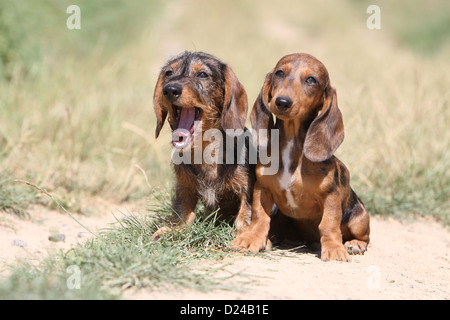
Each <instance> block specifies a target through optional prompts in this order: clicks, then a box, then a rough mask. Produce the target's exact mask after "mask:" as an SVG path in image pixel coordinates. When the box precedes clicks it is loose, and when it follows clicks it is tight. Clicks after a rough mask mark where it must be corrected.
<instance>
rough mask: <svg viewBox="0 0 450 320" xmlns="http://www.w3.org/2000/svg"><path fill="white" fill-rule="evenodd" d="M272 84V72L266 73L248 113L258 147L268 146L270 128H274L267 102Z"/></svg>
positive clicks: (269, 98) (268, 101)
mask: <svg viewBox="0 0 450 320" xmlns="http://www.w3.org/2000/svg"><path fill="white" fill-rule="evenodd" d="M271 86H272V72H270V73H268V74H267V75H266V78H265V80H264V84H263V87H262V89H261V92H260V93H259V95H258V98H256V101H255V103H254V105H253V109H252V112H251V114H250V122H251V123H252V128H253V130H254V136H253V138H254V142H255V144H256V145H257V146H258V147H265V148H267V147H268V143H269V141H270V130H271V129H273V128H275V123H274V121H273V116H272V113H271V112H270V111H269V103H270V100H271V99H272V97H271V96H270V91H271ZM261 129H262V130H267V131H265V132H264V131H262V130H261Z"/></svg>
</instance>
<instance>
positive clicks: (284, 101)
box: [275, 97, 292, 110]
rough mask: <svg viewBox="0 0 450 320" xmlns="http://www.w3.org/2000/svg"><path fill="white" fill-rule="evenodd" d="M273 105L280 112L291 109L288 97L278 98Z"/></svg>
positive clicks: (290, 101)
mask: <svg viewBox="0 0 450 320" xmlns="http://www.w3.org/2000/svg"><path fill="white" fill-rule="evenodd" d="M275 104H276V106H277V107H278V109H280V110H286V109H289V108H290V107H292V100H291V98H289V97H278V98H277V99H276V100H275Z"/></svg>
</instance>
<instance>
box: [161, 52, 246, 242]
mask: <svg viewBox="0 0 450 320" xmlns="http://www.w3.org/2000/svg"><path fill="white" fill-rule="evenodd" d="M153 100H154V108H155V113H156V119H157V127H156V137H158V136H159V134H160V131H161V128H162V127H163V124H164V122H165V119H166V117H167V116H168V122H169V124H170V127H171V129H172V145H173V147H175V148H176V149H175V150H176V152H178V155H179V156H180V157H182V160H183V159H184V160H183V161H178V162H177V163H175V161H172V162H173V165H174V171H175V175H176V186H175V192H174V197H173V199H172V207H173V210H174V216H173V219H172V222H171V227H174V226H180V225H184V224H187V225H190V224H192V223H193V222H194V219H195V214H194V209H195V207H196V205H197V202H198V200H200V201H201V202H202V203H203V204H204V206H205V208H206V209H207V211H210V212H212V211H213V210H215V209H217V208H219V209H220V210H219V212H218V213H219V218H222V219H225V220H228V221H231V220H233V219H235V225H236V227H237V230H240V229H241V228H242V227H243V226H246V225H248V224H249V223H250V218H251V203H252V193H253V185H254V181H255V173H254V170H255V164H254V165H253V166H250V165H249V163H248V147H249V145H248V138H246V139H247V143H246V144H245V145H244V147H243V148H241V149H239V146H238V145H237V140H238V139H239V137H236V135H237V136H239V134H240V133H241V134H242V133H243V132H244V131H246V130H247V129H246V128H245V121H246V117H247V108H248V102H247V94H246V92H245V89H244V87H243V86H242V85H241V83H240V82H239V80H238V79H237V77H236V75H235V74H234V72H233V70H232V69H231V68H230V67H229V66H228V65H227V64H225V63H223V62H221V61H219V60H218V59H217V58H215V57H213V56H211V55H209V54H206V53H202V52H188V51H185V52H183V53H182V54H180V55H179V56H177V57H175V58H173V59H171V60H170V61H168V62H167V64H166V65H165V66H164V67H163V68H162V69H161V72H160V75H159V78H158V81H157V84H156V87H155V92H154V98H153ZM230 130H231V132H232V133H233V134H234V135H235V136H234V137H233V136H230V134H229V132H230ZM211 132H212V133H216V134H215V135H214V139H212V138H211ZM236 132H237V133H236ZM207 136H208V137H207ZM242 136H243V135H242ZM230 141H231V145H230ZM208 150H209V151H210V152H209V154H212V157H213V160H214V161H207V160H208V159H200V161H195V160H198V159H197V158H196V157H197V156H198V155H199V154H200V156H202V155H203V154H204V153H205V152H206V153H207V151H208ZM211 150H212V151H211ZM230 153H231V156H230ZM238 154H239V155H238ZM186 156H188V157H186ZM239 157H243V158H244V160H243V161H238V160H239V159H237V158H239ZM186 159H187V160H186ZM168 228H169V227H165V228H161V229H160V230H158V231H157V232H156V233H155V234H154V235H153V239H154V240H156V239H158V238H159V237H160V235H161V233H163V232H165V231H166V230H168Z"/></svg>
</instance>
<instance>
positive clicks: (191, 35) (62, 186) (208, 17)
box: [0, 0, 450, 221]
mask: <svg viewBox="0 0 450 320" xmlns="http://www.w3.org/2000/svg"><path fill="white" fill-rule="evenodd" d="M115 5H117V4H115ZM379 5H380V7H381V10H382V29H381V30H369V29H367V28H366V24H365V20H366V19H367V17H368V15H367V14H366V13H365V9H366V5H365V4H361V3H356V2H353V1H339V3H335V2H333V3H330V2H329V1H317V2H314V3H304V2H298V1H281V2H279V3H278V2H277V4H276V5H275V4H274V3H272V2H268V1H267V2H261V1H254V0H253V1H230V2H223V1H217V0H215V1H208V2H207V3H205V2H203V1H173V2H170V3H164V4H162V3H159V2H155V3H154V4H153V6H147V7H145V6H143V4H142V3H141V5H140V6H141V7H140V6H139V5H135V6H134V8H133V7H132V8H131V9H130V10H129V12H128V13H129V14H128V15H125V16H124V17H125V18H124V17H122V20H120V19H119V18H118V16H119V15H118V14H117V12H115V11H114V8H112V9H110V12H109V13H104V14H103V16H102V18H101V19H100V18H99V13H100V11H98V12H97V13H96V14H94V12H96V11H95V10H99V9H98V8H95V7H94V8H89V9H88V10H84V12H85V20H83V21H84V22H83V23H84V24H83V27H84V28H85V29H82V30H84V32H86V33H85V34H82V35H78V36H76V38H75V36H74V35H73V32H77V31H68V30H65V29H64V26H62V27H61V28H60V29H59V31H58V32H57V33H56V40H55V41H54V42H53V43H52V45H51V47H50V48H49V49H48V50H47V51H45V50H43V49H42V50H43V52H42V53H41V56H40V61H39V63H37V62H36V63H34V64H32V65H33V66H34V67H33V68H31V69H32V70H38V71H36V72H34V73H31V75H30V72H29V70H28V69H27V64H26V63H25V62H26V61H25V62H21V61H18V62H17V63H16V64H13V67H12V69H11V70H12V72H11V76H10V79H9V80H3V81H2V82H1V83H0V96H1V98H0V101H1V103H2V108H1V111H0V146H1V148H2V156H1V158H0V164H1V167H2V170H3V171H4V172H6V173H7V174H8V176H10V177H11V178H12V179H26V180H30V181H33V182H34V183H37V184H39V185H42V186H45V187H46V188H47V189H49V190H52V192H54V193H56V194H57V195H58V196H59V198H60V199H63V202H64V205H67V206H69V208H71V209H73V210H77V211H83V210H85V209H86V208H85V206H84V205H83V203H84V201H85V200H86V199H91V198H95V197H102V198H107V199H109V200H110V201H137V200H138V199H142V198H145V197H146V196H147V195H148V192H149V190H148V187H147V183H146V181H145V179H143V176H142V174H141V172H140V170H138V169H137V167H136V165H138V166H140V167H141V168H143V169H144V170H145V171H146V173H147V175H148V176H149V177H150V179H149V180H150V183H151V184H152V185H153V186H155V187H157V186H159V187H162V188H169V187H170V186H171V185H172V178H171V177H172V176H171V170H170V166H169V165H168V163H169V162H170V146H169V144H168V143H167V142H168V140H169V132H168V129H167V127H166V128H165V129H164V130H163V134H162V136H161V138H160V139H159V140H158V141H156V140H155V139H154V137H153V131H154V125H155V120H154V115H153V110H152V108H153V106H152V101H151V99H152V94H153V87H154V84H155V82H156V77H157V74H158V70H159V67H160V66H161V65H162V64H163V63H164V62H165V61H166V59H168V58H169V57H171V56H173V55H175V54H177V53H179V52H180V51H182V50H186V49H187V50H201V51H206V52H209V53H212V54H214V55H216V56H218V57H219V58H221V59H222V60H224V61H226V62H228V63H230V65H231V66H232V67H233V69H234V71H235V72H236V74H237V76H238V77H239V78H240V80H241V82H242V83H243V84H244V86H245V87H246V89H247V92H248V96H249V104H250V105H252V104H253V101H254V99H255V98H256V96H257V94H258V92H259V90H260V87H261V85H262V81H263V79H264V75H265V74H266V73H267V72H268V71H270V70H271V69H272V68H273V66H274V65H275V63H276V61H278V59H279V58H280V57H281V56H283V55H285V54H287V53H291V52H308V53H311V54H313V55H315V56H316V57H317V58H319V59H320V60H321V61H323V62H324V63H325V65H326V66H327V68H328V70H329V72H330V75H331V81H332V84H333V85H334V86H335V87H336V88H337V91H338V99H339V106H340V108H341V110H342V112H343V115H344V122H345V128H346V139H345V141H344V144H343V145H342V146H341V148H340V149H339V151H338V156H339V157H340V158H341V159H342V160H343V161H344V162H345V163H346V164H347V165H348V167H349V168H350V171H351V173H352V178H353V184H354V187H355V189H356V190H357V191H358V193H360V194H361V197H362V198H363V199H364V200H366V204H367V205H368V207H369V208H370V210H371V211H372V212H374V213H397V212H401V213H404V212H411V213H418V214H428V213H432V214H433V215H435V216H436V217H440V218H442V219H443V220H445V221H448V215H449V204H448V200H447V199H448V195H449V175H448V171H447V167H448V163H449V162H450V161H449V160H450V154H449V151H448V150H450V146H449V144H450V142H449V141H450V136H449V135H450V134H449V132H448V130H446V129H447V128H446V126H447V124H448V123H449V112H448V104H449V103H448V101H449V94H450V93H449V91H448V88H449V87H450V79H449V70H448V68H449V63H448V59H447V57H448V54H449V52H450V46H449V45H448V42H447V44H445V43H442V44H440V42H442V40H441V38H442V36H441V35H440V36H439V37H438V38H436V39H434V40H433V39H431V40H430V41H431V42H430V43H437V44H434V45H433V46H432V47H431V46H430V48H431V49H430V52H426V50H425V52H424V50H422V49H420V50H418V49H417V46H416V45H415V44H414V43H412V44H411V41H410V40H408V39H411V38H414V32H417V29H418V22H417V19H418V18H419V14H420V12H421V8H422V9H424V10H426V12H427V14H428V15H429V16H433V17H434V16H435V17H437V18H436V19H441V20H443V21H444V22H441V23H440V24H438V26H442V28H444V29H442V30H440V31H441V33H440V34H444V37H445V35H448V34H449V30H447V29H445V28H446V24H445V21H446V20H445V19H446V18H445V16H443V15H442V14H441V12H442V11H446V10H447V11H448V8H449V6H448V5H447V4H445V3H444V1H435V2H430V3H427V4H423V3H422V2H412V3H411V4H410V5H409V6H410V7H406V8H405V7H404V6H402V7H399V6H396V5H394V4H390V3H389V2H387V1H382V2H381V3H380V4H379ZM61 7H63V6H62V5H61ZM82 7H83V6H82ZM140 9H142V10H140ZM138 11H139V12H138ZM82 12H83V11H82ZM130 12H131V13H130ZM406 13H408V14H409V15H408V14H406ZM133 14H134V16H133ZM63 17H65V16H64V13H63ZM143 17H146V18H143ZM427 17H428V16H427ZM108 19H109V20H108ZM117 19H119V20H117ZM123 19H128V20H125V21H127V22H130V21H133V23H134V24H136V25H138V26H139V27H136V28H134V29H132V30H133V31H130V30H123V33H124V34H123V35H122V36H121V37H119V38H117V37H115V38H114V36H113V31H115V32H117V26H116V27H115V28H113V26H114V25H117V24H118V23H124V22H123V21H124V20H123ZM130 19H131V20H130ZM53 20H54V19H53ZM53 20H52V19H50V20H49V21H50V22H51V23H57V22H54V21H53ZM94 21H101V22H102V23H104V25H103V29H96V30H97V31H98V30H100V32H98V34H97V35H96V37H93V36H92V35H89V31H88V30H86V29H87V28H89V27H90V26H95V24H93V23H94ZM432 21H433V19H431V18H429V17H428V18H427V19H425V20H424V23H423V24H422V25H420V26H422V29H426V28H428V29H430V30H434V29H433V28H436V26H435V25H436V23H432ZM439 21H440V20H439ZM50 22H49V23H50ZM58 23H59V22H58ZM408 26H409V28H408ZM30 27H32V26H30ZM44 29H45V28H44ZM45 30H47V29H45ZM408 30H409V32H410V33H411V34H408ZM425 31H426V30H425ZM425 31H424V30H422V32H421V33H417V35H418V37H419V36H424V35H425V36H427V37H428V38H432V33H431V35H430V33H426V32H425ZM45 32H47V31H45ZM45 32H44V31H41V33H42V34H41V35H45V36H46V35H47V33H45ZM71 32H72V33H71ZM119 35H120V33H119ZM436 37H437V36H436ZM68 38H70V39H71V40H73V41H75V42H74V43H79V44H80V46H81V49H79V50H76V49H74V48H73V45H72V47H69V49H70V50H74V52H72V53H71V52H70V51H69V49H65V48H64V46H65V45H67V39H68ZM405 39H406V40H405ZM77 41H78V42H77ZM408 41H409V42H408ZM433 41H434V42H433ZM85 42H87V44H86V43H85Z"/></svg>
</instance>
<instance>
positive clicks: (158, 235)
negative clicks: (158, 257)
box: [150, 227, 172, 241]
mask: <svg viewBox="0 0 450 320" xmlns="http://www.w3.org/2000/svg"><path fill="white" fill-rule="evenodd" d="M171 230H172V228H170V227H161V228H159V229H158V230H157V231H156V232H155V233H154V234H153V235H152V236H151V238H150V241H158V240H159V239H160V238H161V236H162V235H163V234H164V233H167V232H169V231H171Z"/></svg>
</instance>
